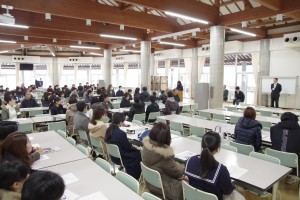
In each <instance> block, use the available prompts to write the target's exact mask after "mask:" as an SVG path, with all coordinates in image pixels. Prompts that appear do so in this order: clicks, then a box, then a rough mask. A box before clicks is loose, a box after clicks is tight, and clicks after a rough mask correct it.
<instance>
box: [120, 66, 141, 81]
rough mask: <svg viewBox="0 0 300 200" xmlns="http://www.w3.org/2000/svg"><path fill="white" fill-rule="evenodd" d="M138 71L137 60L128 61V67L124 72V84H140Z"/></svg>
mask: <svg viewBox="0 0 300 200" xmlns="http://www.w3.org/2000/svg"><path fill="white" fill-rule="evenodd" d="M140 73H141V68H140V65H139V63H138V62H132V63H128V68H127V73H126V83H125V84H124V86H125V87H137V86H138V85H140ZM133 77H134V78H133ZM121 85H122V84H121Z"/></svg>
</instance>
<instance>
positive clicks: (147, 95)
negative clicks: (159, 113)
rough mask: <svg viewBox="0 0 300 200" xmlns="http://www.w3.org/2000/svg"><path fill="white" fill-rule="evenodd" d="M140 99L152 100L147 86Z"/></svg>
mask: <svg viewBox="0 0 300 200" xmlns="http://www.w3.org/2000/svg"><path fill="white" fill-rule="evenodd" d="M140 99H141V101H142V102H148V101H150V94H149V93H148V92H147V87H143V88H142V93H141V94H140Z"/></svg>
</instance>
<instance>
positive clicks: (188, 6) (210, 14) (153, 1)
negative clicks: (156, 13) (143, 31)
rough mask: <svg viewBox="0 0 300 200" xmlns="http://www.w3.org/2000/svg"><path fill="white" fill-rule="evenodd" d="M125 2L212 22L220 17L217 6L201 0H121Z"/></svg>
mask: <svg viewBox="0 0 300 200" xmlns="http://www.w3.org/2000/svg"><path fill="white" fill-rule="evenodd" d="M119 1H120V2H123V3H129V4H133V5H136V6H143V7H146V8H148V9H154V10H161V11H170V12H174V13H178V14H182V15H187V16H191V17H195V18H199V19H203V20H207V21H209V22H211V23H213V24H214V23H215V22H216V20H217V18H218V9H216V7H214V6H211V5H208V4H206V3H202V2H199V1H188V2H187V1H186V0H163V1H162V0H143V1H141V0H119Z"/></svg>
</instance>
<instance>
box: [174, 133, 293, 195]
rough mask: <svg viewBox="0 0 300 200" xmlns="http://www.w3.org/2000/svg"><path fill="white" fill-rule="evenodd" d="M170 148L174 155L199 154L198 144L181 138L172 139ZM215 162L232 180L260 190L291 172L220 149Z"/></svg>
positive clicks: (199, 147) (278, 166)
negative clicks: (223, 168) (183, 153)
mask: <svg viewBox="0 0 300 200" xmlns="http://www.w3.org/2000/svg"><path fill="white" fill-rule="evenodd" d="M171 146H172V147H173V148H174V152H175V154H177V153H181V152H184V151H190V152H193V153H196V154H200V152H201V143H200V142H197V141H194V140H189V139H187V138H183V137H179V138H175V139H173V140H172V143H171ZM216 160H218V161H219V162H220V163H222V164H223V165H225V166H226V167H227V168H228V170H229V172H232V173H231V178H232V179H235V180H239V181H242V182H244V183H247V184H250V185H252V186H254V187H257V188H259V189H262V190H266V189H269V188H270V187H271V186H272V185H273V184H274V183H275V182H277V181H278V180H279V179H280V178H282V177H283V176H285V175H286V174H288V173H289V172H290V171H291V169H290V168H287V167H284V166H281V165H276V164H273V163H270V162H266V161H263V160H259V159H256V158H252V157H250V156H246V155H243V154H239V153H234V152H231V151H227V150H225V149H221V151H220V152H218V153H217V154H216ZM246 170H247V171H246ZM233 171H235V172H236V171H242V172H243V171H244V172H245V173H233Z"/></svg>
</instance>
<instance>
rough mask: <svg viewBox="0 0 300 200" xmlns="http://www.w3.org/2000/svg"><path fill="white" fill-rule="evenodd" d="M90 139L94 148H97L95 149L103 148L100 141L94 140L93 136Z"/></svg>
mask: <svg viewBox="0 0 300 200" xmlns="http://www.w3.org/2000/svg"><path fill="white" fill-rule="evenodd" d="M90 139H91V145H92V146H93V147H95V148H101V149H102V145H101V142H100V139H98V138H94V137H92V136H90Z"/></svg>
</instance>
